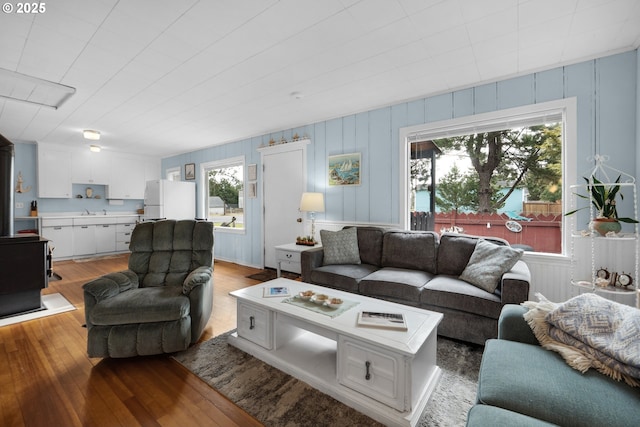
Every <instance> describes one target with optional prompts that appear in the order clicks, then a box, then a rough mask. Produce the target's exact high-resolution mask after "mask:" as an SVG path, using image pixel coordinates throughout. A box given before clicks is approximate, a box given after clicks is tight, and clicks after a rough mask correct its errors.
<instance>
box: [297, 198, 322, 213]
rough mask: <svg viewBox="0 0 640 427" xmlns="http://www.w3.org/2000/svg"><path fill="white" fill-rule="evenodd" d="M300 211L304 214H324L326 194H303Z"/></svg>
mask: <svg viewBox="0 0 640 427" xmlns="http://www.w3.org/2000/svg"><path fill="white" fill-rule="evenodd" d="M300 210H301V211H303V212H324V194H322V193H302V199H300Z"/></svg>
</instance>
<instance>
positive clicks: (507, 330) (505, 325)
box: [498, 304, 538, 345]
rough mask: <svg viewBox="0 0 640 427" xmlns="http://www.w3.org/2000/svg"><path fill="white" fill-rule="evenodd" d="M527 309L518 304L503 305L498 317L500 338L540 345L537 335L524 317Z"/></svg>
mask: <svg viewBox="0 0 640 427" xmlns="http://www.w3.org/2000/svg"><path fill="white" fill-rule="evenodd" d="M527 311H528V308H526V307H524V306H521V305H517V304H507V305H505V306H504V307H502V311H501V312H500V318H499V319H498V338H499V339H501V340H509V341H517V342H522V343H525V344H535V345H538V340H537V339H536V336H535V335H534V334H533V331H532V330H531V327H529V324H528V323H527V321H526V320H525V319H524V314H525V313H526V312H527Z"/></svg>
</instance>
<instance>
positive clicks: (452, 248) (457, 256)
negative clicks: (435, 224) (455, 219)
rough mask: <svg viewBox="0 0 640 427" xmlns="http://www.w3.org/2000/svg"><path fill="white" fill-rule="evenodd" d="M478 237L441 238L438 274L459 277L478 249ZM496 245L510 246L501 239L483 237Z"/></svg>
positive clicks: (446, 236) (445, 235)
mask: <svg viewBox="0 0 640 427" xmlns="http://www.w3.org/2000/svg"><path fill="white" fill-rule="evenodd" d="M478 239H480V237H478V236H471V235H468V234H457V233H445V234H443V235H442V236H440V244H439V246H438V274H449V275H451V276H459V275H460V274H462V272H463V271H464V269H465V267H466V266H467V264H468V263H469V259H470V258H471V254H473V251H474V250H475V249H476V242H477V241H478ZM483 239H485V240H488V241H489V242H491V243H495V244H496V245H502V246H508V245H509V243H508V242H507V241H506V240H504V239H500V238H499V237H483Z"/></svg>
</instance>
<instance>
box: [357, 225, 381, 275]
mask: <svg viewBox="0 0 640 427" xmlns="http://www.w3.org/2000/svg"><path fill="white" fill-rule="evenodd" d="M356 230H358V249H359V250H360V262H362V263H363V264H370V265H375V266H376V267H380V266H382V238H383V236H384V229H382V228H378V227H357V228H356Z"/></svg>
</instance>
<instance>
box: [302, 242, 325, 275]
mask: <svg viewBox="0 0 640 427" xmlns="http://www.w3.org/2000/svg"><path fill="white" fill-rule="evenodd" d="M323 260H324V249H323V248H322V247H319V248H313V249H308V250H306V251H303V252H302V254H301V255H300V267H301V273H302V274H301V276H302V277H301V280H302V281H303V282H307V283H312V282H311V272H312V271H313V270H315V269H316V268H318V267H321V266H322V261H323Z"/></svg>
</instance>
